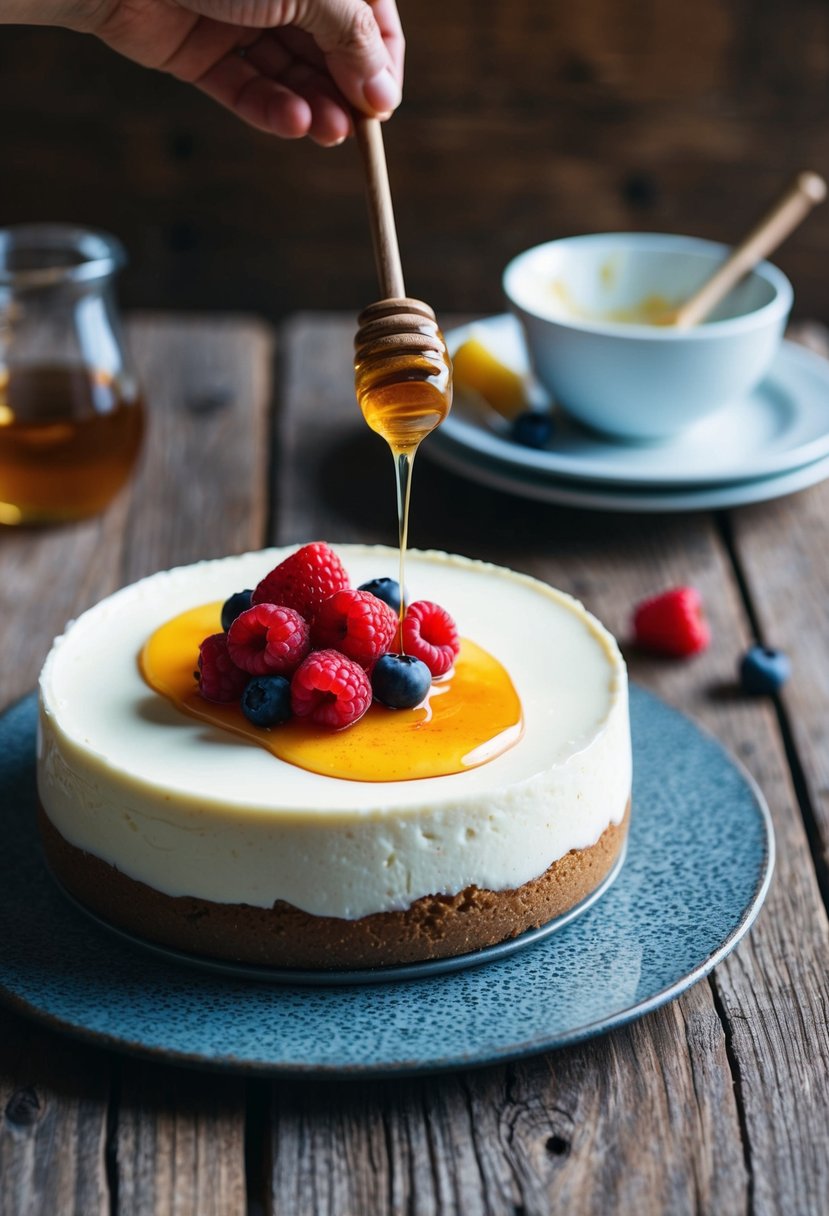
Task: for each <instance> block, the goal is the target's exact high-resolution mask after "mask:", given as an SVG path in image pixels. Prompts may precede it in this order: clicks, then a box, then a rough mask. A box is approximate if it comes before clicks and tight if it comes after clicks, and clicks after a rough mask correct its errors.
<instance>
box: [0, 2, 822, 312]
mask: <svg viewBox="0 0 829 1216" xmlns="http://www.w3.org/2000/svg"><path fill="white" fill-rule="evenodd" d="M400 10H401V14H402V19H403V23H404V26H405V30H406V34H407V41H408V47H407V74H406V88H405V98H404V102H403V105H402V107H401V108H400V110H399V111H398V113H397V114H396V115H395V117H394V119H393V120H392V122H391V123H390V124H389V125H388V128H387V132H386V143H387V147H388V154H389V163H390V172H391V179H392V189H393V191H394V196H395V200H396V209H397V223H398V229H399V235H400V242H401V251H402V255H403V265H404V267H405V268H406V271H407V279H408V287H409V290H410V291H411V292H412V294H414V295H415V296H419V297H420V298H421V299H424V300H428V301H429V302H430V303H432V304H433V305H434V306H435V307H437V308H440V309H448V308H454V309H465V310H475V309H480V310H481V311H486V310H489V311H495V310H496V309H498V308H499V307H500V304H501V299H500V287H499V283H500V272H501V269H502V267H503V266H504V264H505V263H506V261H507V260H508V258H509V257H511V256H512V255H513V254H514V253H516V252H517V251H518V250H520V249H522V248H525V247H526V246H528V245H531V244H534V243H536V242H537V241H540V240H546V239H549V238H551V237H555V236H564V235H569V234H572V233H575V232H583V231H603V230H606V231H613V230H622V231H624V230H630V229H642V230H651V231H669V232H670V231H673V232H689V233H692V234H696V235H698V236H705V237H711V238H714V239H723V240H736V239H737V238H738V237H739V236H741V235H742V234H743V233H744V232H745V231H747V230H748V228H749V227H750V225H751V223H752V222H753V221H754V219H756V217H757V216H758V215H759V214H760V212H761V210H762V209H763V208H764V207H765V206H767V205H768V203H769V202H770V201H771V199H772V198H773V197H774V195H775V194H776V193H777V191H778V190H779V189H780V186H781V184H782V182H783V181H785V179H786V177H787V176H788V175H789V174H790V173H792V172H794V171H796V170H797V169H800V168H804V167H809V166H811V167H814V168H815V169H818V170H821V171H824V172H825V171H826V167H827V165H829V94H828V93H827V90H826V76H827V65H828V64H829V10H827V6H826V4H825V3H824V0H788V3H787V4H786V5H785V6H782V5H780V4H779V3H777V2H775V0H756V2H755V3H752V4H746V3H738V2H736V0H731V2H729V3H723V2H722V0H697V3H695V4H694V5H693V6H688V5H677V4H670V3H665V0H582V2H581V3H580V4H577V5H565V4H550V3H547V2H546V0H512V2H511V3H510V4H508V5H507V4H503V3H500V2H499V0H453V2H452V3H451V4H443V5H440V4H425V3H422V2H418V0H400ZM0 106H2V108H3V112H4V113H7V114H10V115H11V114H13V115H14V121H13V122H7V123H4V124H3V127H2V129H0V157H1V158H2V163H3V164H4V165H5V166H6V167H7V170H8V172H7V174H6V179H5V183H4V185H5V188H4V209H3V222H4V223H11V222H21V221H25V220H30V219H54V218H63V219H68V220H73V221H77V222H82V223H87V224H91V225H94V226H99V227H104V228H108V229H112V230H114V231H116V232H117V233H118V234H119V235H120V236H121V237H122V238H123V239H124V240H125V242H126V244H127V246H128V248H129V250H130V254H131V265H130V268H129V270H128V271H127V273H126V275H125V276H124V279H123V287H124V292H125V299H126V301H127V302H128V303H129V304H130V305H131V306H142V307H152V306H155V307H159V306H163V307H175V308H203V307H209V308H212V309H232V308H237V309H243V310H255V311H257V312H259V313H262V314H264V315H266V316H271V317H275V316H280V315H284V314H285V313H286V312H289V311H292V310H294V309H297V308H322V307H328V308H352V309H354V310H355V311H357V310H358V308H359V307H361V306H362V305H364V304H366V303H368V302H369V301H370V300H372V299H374V298H375V296H376V288H375V286H374V272H373V266H372V258H371V246H370V238H369V229H368V224H367V221H366V215H365V206H364V200H363V186H362V181H361V175H360V169H359V160H358V157H357V153H356V149H355V148H354V147H353V146H351V145H350V144H349V145H347V146H345V147H341V148H337V149H332V150H322V149H319V148H317V147H315V146H314V145H311V144H309V143H308V142H307V141H298V142H296V143H290V142H285V141H278V140H274V139H269V138H268V137H267V136H265V135H262V134H259V133H257V132H255V131H252V130H250V129H248V128H245V127H244V126H242V125H241V124H240V123H239V122H238V121H237V120H236V119H235V118H234V117H233V116H232V115H230V114H228V113H227V112H225V111H223V110H222V109H220V108H219V107H218V106H216V105H215V103H213V102H211V101H210V100H209V99H208V98H206V97H204V96H203V95H201V94H199V93H198V92H197V91H196V90H194V89H192V88H190V87H188V86H186V85H184V84H182V83H180V82H178V81H175V80H173V79H171V78H169V77H166V76H163V75H160V74H152V73H150V72H147V71H145V70H143V69H141V68H139V67H137V66H135V65H133V64H130V63H128V62H126V61H125V60H124V59H122V58H120V57H118V56H117V55H115V54H113V52H111V51H109V50H108V49H107V48H106V47H104V46H103V45H101V44H100V43H97V42H96V41H94V40H93V39H91V38H84V37H81V36H79V35H74V34H71V33H68V32H66V31H61V30H45V29H25V28H23V29H14V28H9V27H6V28H4V29H3V31H2V38H0ZM56 183H58V184H59V197H58V198H57V199H56V198H55V193H56ZM827 251H829V208H827V207H823V208H821V209H820V210H819V211H818V212H817V213H816V214H815V215H814V216H813V217H812V218H811V219H810V220H809V221H808V223H807V224H805V225H804V227H803V229H802V230H801V231H800V232H799V233H797V234H796V235H795V236H793V237H792V238H791V240H790V241H789V242H788V243H787V244H786V246H785V247H784V249H783V250H781V252H780V255H779V261H780V264H781V265H782V267H783V269H785V270H786V271H787V272H788V273H789V274H790V275H791V277H792V278H793V280H794V282H795V284H796V286H797V291H798V303H797V307H798V309H799V310H800V312H801V315H805V316H808V315H814V316H819V317H822V318H823V319H824V320H827V319H829V303H827V296H826V292H825V290H824V272H823V266H824V265H825V259H826V255H827Z"/></svg>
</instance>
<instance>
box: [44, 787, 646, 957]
mask: <svg viewBox="0 0 829 1216" xmlns="http://www.w3.org/2000/svg"><path fill="white" fill-rule="evenodd" d="M629 821H630V802H628V805H627V808H626V810H625V815H624V819H623V820H622V822H621V823H620V824H619V825H618V826H617V825H615V824H610V826H609V827H608V828H606V829H605V831H604V832H603V833H602V835H601V836H600V837H599V839H598V840H597V841H596V843H595V844H594V845H591V846H590V847H589V848H587V849H573V850H572V851H571V852H569V853H567V854H566V855H565V856H564V857H561V858H560V859H559V860H558V861H555V862H553V864H552V865H551V866H550V867H549V869H547V870H546V871H545V872H544V873H543V874H541V875H540V876H539V877H538V878H535V879H533V880H532V881H531V882H528V883H524V885H523V886H521V887H517V888H515V889H514V890H508V891H488V890H483V889H481V888H479V887H476V886H471V887H467V888H466V889H465V890H463V891H461V892H460V893H459V894H457V895H426V896H424V897H423V898H422V899H418V900H416V901H415V903H413V904H412V906H411V907H410V908H409V909H407V910H406V911H405V912H378V913H375V914H373V915H371V916H364V917H362V919H360V920H341V919H338V918H336V917H331V916H311V915H310V914H309V913H307V912H303V911H301V910H300V909H299V908H295V907H294V906H293V905H292V904H288V903H284V902H282V901H281V900H278V901H277V902H276V903H275V904H274V906H273V907H272V908H254V907H251V906H250V905H247V904H217V903H212V902H211V901H209V900H204V899H195V898H193V897H191V896H179V897H174V896H170V895H164V894H162V893H161V892H160V891H156V890H154V889H153V888H152V887H149V886H147V885H146V884H145V883H142V882H138V881H137V880H136V879H133V878H128V877H127V876H126V875H125V874H122V873H121V872H120V871H119V870H117V869H116V868H115V867H114V866H111V865H109V863H108V862H105V861H102V860H101V859H100V858H99V857H95V856H94V855H93V854H91V853H86V852H84V851H83V850H82V849H79V848H76V847H75V846H74V845H71V844H69V843H68V841H66V840H65V839H64V838H63V836H61V835H60V833H59V832H58V831H57V829H56V828H55V827H54V826H53V824H52V823H51V821H50V819H49V818H48V816H47V815H46V813H45V811H44V810H43V808H42V807H41V808H39V812H38V826H39V828H40V833H41V837H42V841H43V850H44V853H45V855H46V860H47V862H48V864H49V866H50V868H51V870H52V871H53V873H54V874H55V876H56V878H57V879H58V881H59V882H60V883H61V884H62V885H63V886H64V887H65V888H66V890H67V891H68V892H69V893H70V894H71V895H73V896H74V897H75V898H76V899H77V900H79V901H80V902H81V903H83V904H84V905H85V906H86V907H88V908H89V909H90V910H91V911H93V912H95V913H96V914H97V915H98V916H100V917H101V918H102V919H104V920H106V921H109V922H110V923H111V924H113V925H116V926H117V927H119V928H122V929H125V930H127V932H129V933H132V934H135V935H136V936H138V937H143V938H147V939H149V940H150V941H154V942H160V943H162V944H163V945H166V946H172V947H173V948H174V949H177V950H183V951H186V952H188V953H190V954H201V955H207V956H209V957H212V958H219V959H225V960H232V961H233V962H240V963H259V964H262V965H268V966H282V967H295V968H307V969H313V970H324V969H326V968H338V969H340V968H349V967H382V966H390V965H394V964H400V963H413V962H422V961H424V960H426V959H437V958H450V957H452V956H454V955H457V954H466V953H469V952H470V951H472V950H480V949H482V948H483V947H485V946H493V945H495V944H496V943H497V942H501V941H505V940H506V939H508V938H511V937H517V936H518V935H519V934H520V933H524V932H526V930H528V929H532V928H537V927H538V926H540V925H544V924H546V923H547V921H550V920H552V919H553V918H554V917H556V916H560V915H562V914H563V913H564V912H567V911H568V910H569V909H570V908H572V907H574V906H575V905H576V904H578V903H580V902H581V901H582V900H583V899H585V898H586V897H587V896H588V895H589V894H590V893H591V892H592V891H594V890H595V889H596V887H598V885H599V884H600V883H601V881H602V879H603V878H604V877H605V876H606V875H607V874H608V873H609V872H610V870H611V868H612V867H613V864H614V862H615V861H616V859H617V857H618V856H619V853H620V851H621V848H622V845H623V843H624V840H625V837H626V836H627V830H628V824H629Z"/></svg>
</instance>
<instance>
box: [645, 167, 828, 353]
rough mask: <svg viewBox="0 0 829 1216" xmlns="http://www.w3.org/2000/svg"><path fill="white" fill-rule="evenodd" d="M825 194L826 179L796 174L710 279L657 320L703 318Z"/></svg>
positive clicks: (684, 322)
mask: <svg viewBox="0 0 829 1216" xmlns="http://www.w3.org/2000/svg"><path fill="white" fill-rule="evenodd" d="M825 197H826V182H825V181H824V180H823V178H822V177H821V176H820V175H819V174H817V173H812V172H810V171H804V172H802V173H798V174H797V176H796V177H795V179H794V180H793V181H792V182H791V183H790V184H789V186H788V187H787V188H786V190H785V191H784V192H783V194H781V196H780V198H779V199H778V200H777V202H776V203H775V204H774V206H773V207H772V208H771V210H770V211H768V212H767V213H766V215H764V216H763V218H762V219H761V220H760V221H759V223H758V224H756V225H755V227H754V228H752V230H751V232H749V233H748V235H747V236H746V237H744V239H743V240H742V241H741V242H740V244H739V245H737V246H736V248H734V249H733V250H732V251H731V253H730V254H729V256H728V257H727V258H726V260H725V261H724V262H723V264H722V265H721V266H720V267H719V268H718V269H717V270H715V272H714V274H713V275H712V276H711V278H710V279H707V280H706V282H705V283H703V285H702V287H700V288H698V289H697V290H696V291H695V292H694V294H693V295H692V296H689V298H688V299H687V300H686V301H685V303H684V304H680V306H679V307H678V308H677V309H675V310H674V311H673V313H671V314H670V315H669V316H666V317H665V319H664V320H662V321H661V324H663V325H675V326H676V327H677V328H678V329H690V328H691V327H692V326H693V325H698V324H699V323H700V321H704V320H705V318H706V317H707V316H708V314H709V313H710V312H711V310H712V309H713V308H715V307H716V305H717V304H719V302H720V300H723V299H724V298H725V297H726V296H727V295H728V293H729V291H731V289H732V287H734V286H735V285H736V284H737V283H738V282H739V281H740V279H741V278H742V277H743V276H744V275H746V274H748V272H749V271H750V270H752V269H753V268H754V267H755V266H756V265H757V263H758V262H761V261H762V260H763V258H766V257H768V255H769V254H770V253H771V252H772V251H773V250H775V249H776V248H777V247H778V245H781V244H782V243H783V241H784V240H785V239H786V237H787V236H788V235H789V233H790V232H793V231H794V229H795V228H796V227H797V226H798V224H800V223H802V222H803V220H804V219H805V218H806V216H807V215H808V214H809V212H810V211H811V210H812V208H813V207H814V206H816V204H817V203H822V202H823V200H824V199H825Z"/></svg>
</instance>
